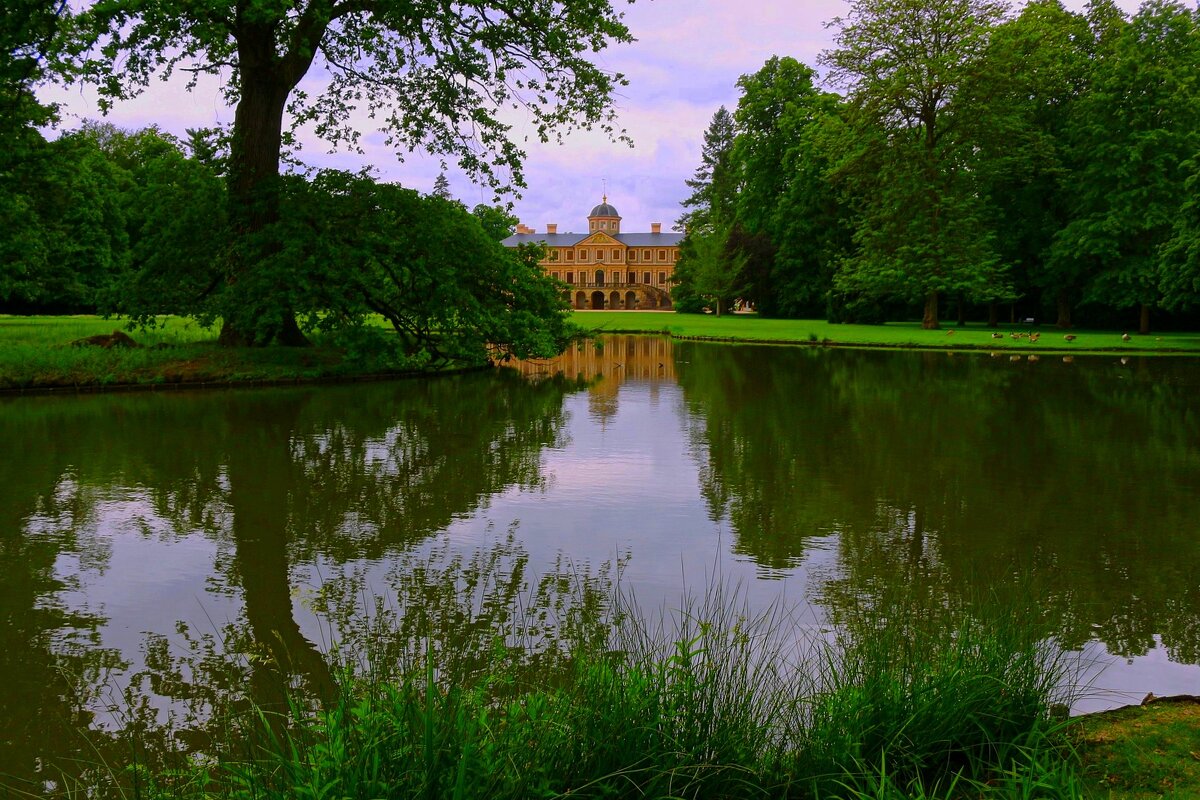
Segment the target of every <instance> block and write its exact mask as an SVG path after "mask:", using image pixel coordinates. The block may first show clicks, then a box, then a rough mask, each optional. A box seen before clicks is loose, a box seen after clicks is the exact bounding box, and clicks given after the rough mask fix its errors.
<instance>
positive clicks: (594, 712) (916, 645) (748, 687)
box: [70, 573, 1083, 800]
mask: <svg viewBox="0 0 1200 800" xmlns="http://www.w3.org/2000/svg"><path fill="white" fill-rule="evenodd" d="M443 577H452V576H446V575H440V574H432V573H430V574H426V575H425V576H424V578H422V580H427V579H430V578H443ZM439 585H440V584H439ZM449 585H450V586H455V585H468V586H470V585H472V584H471V581H470V579H466V580H465V583H464V584H455V583H450V584H449ZM495 585H498V586H505V585H507V579H505V578H501V579H500V580H498V581H495ZM475 600H478V598H475ZM910 603H911V598H905V599H903V601H902V602H896V601H887V602H883V603H880V602H874V603H871V604H870V608H869V610H867V611H864V612H863V613H862V615H861V618H859V619H855V620H850V621H848V625H847V627H846V632H845V633H844V634H842V635H841V636H840V637H838V638H837V640H836V641H832V640H827V639H824V638H813V639H812V640H811V641H807V642H801V643H797V642H796V641H795V637H796V631H795V629H794V628H793V627H792V626H791V621H790V618H789V616H788V615H786V614H783V613H780V612H779V611H778V610H776V611H773V612H768V613H766V614H762V615H757V616H756V615H754V614H753V613H752V612H750V611H749V610H748V609H747V608H746V607H745V606H744V605H743V604H742V603H741V601H740V600H739V598H738V597H737V596H732V595H730V594H729V593H727V592H725V591H724V590H722V589H720V588H717V589H710V590H709V591H708V593H707V594H706V596H705V597H704V598H702V599H700V600H698V601H695V602H687V601H685V602H683V603H682V604H681V609H682V610H680V611H678V612H675V613H668V614H666V615H665V616H664V617H662V618H660V619H659V620H652V619H646V618H644V617H642V616H641V615H639V614H638V613H637V612H635V611H634V610H633V609H632V607H627V606H626V605H625V604H624V603H623V601H621V600H620V598H619V597H618V598H617V600H616V601H612V602H608V603H602V604H600V605H599V606H598V605H596V604H595V603H593V602H591V601H589V602H587V603H584V604H582V605H583V606H589V605H590V606H591V607H592V609H593V610H596V609H600V608H602V609H603V610H602V615H603V621H602V622H601V623H600V624H595V620H594V619H592V621H588V620H587V619H584V618H583V617H581V616H579V615H578V614H577V613H576V612H577V611H579V608H578V606H577V607H576V608H575V609H573V610H567V611H566V613H565V614H564V615H563V616H562V617H547V618H543V617H541V616H540V614H539V613H538V612H537V611H535V610H534V608H535V607H536V605H537V604H536V603H534V604H532V605H531V606H528V607H527V606H525V605H524V602H523V601H522V602H519V603H515V604H514V606H513V607H511V608H507V609H497V608H495V607H492V608H491V609H490V611H488V612H487V613H489V614H498V615H499V617H500V618H501V620H502V623H501V624H500V625H498V626H497V625H494V624H493V623H492V622H490V621H484V620H483V619H482V618H481V616H480V614H481V611H480V609H487V608H488V601H487V600H486V598H485V602H483V603H482V604H480V603H478V602H475V601H473V600H472V598H469V597H464V598H460V601H459V602H450V603H447V604H444V605H443V604H442V603H441V602H440V601H439V603H437V607H436V608H434V609H431V610H430V609H420V608H418V609H411V610H409V609H402V610H401V611H400V612H398V613H397V615H396V616H395V617H394V618H393V619H394V625H395V626H397V627H392V628H389V629H388V630H381V629H379V628H376V629H373V630H372V631H371V632H370V635H369V637H367V639H366V640H365V641H368V642H369V644H368V645H367V647H368V650H365V651H362V652H368V653H369V655H368V657H367V663H366V664H363V663H362V662H357V663H353V664H352V665H349V664H347V663H346V662H343V663H342V664H341V665H340V666H339V667H337V668H336V669H335V670H334V674H335V675H336V676H338V677H336V679H335V685H336V688H335V690H334V691H333V692H332V695H331V696H330V697H328V698H326V699H325V700H324V702H321V703H316V702H313V701H312V699H311V698H310V699H297V698H293V701H292V702H291V704H290V705H286V706H284V707H282V708H280V709H278V710H268V709H265V708H264V707H263V706H261V705H259V706H251V707H249V708H247V704H246V702H245V700H244V699H243V700H242V701H234V702H232V703H230V704H229V706H228V707H227V709H226V711H224V712H221V713H218V714H217V718H216V721H215V722H214V724H213V725H211V726H210V730H219V731H221V732H222V733H221V734H220V735H217V736H215V737H211V738H209V737H206V741H209V742H211V743H212V744H211V745H210V747H209V752H208V755H207V756H204V757H197V756H196V755H194V754H193V755H186V756H181V757H179V758H177V759H175V760H173V761H171V760H168V761H166V762H163V763H161V764H153V763H151V762H149V761H144V762H142V763H141V764H139V765H137V766H136V767H134V768H126V769H115V768H114V769H110V770H109V771H108V772H107V780H108V781H109V782H108V783H107V785H103V784H102V783H94V784H90V785H76V786H74V787H70V788H72V789H73V790H74V791H76V792H77V793H79V794H81V795H83V794H86V795H87V796H103V795H106V794H114V795H115V794H120V795H121V796H123V797H154V798H159V797H164V798H165V797H176V798H214V797H222V798H225V797H227V798H251V797H253V798H276V797H277V798H293V797H314V798H316V797H330V798H363V800H367V799H368V798H379V797H388V798H484V797H486V798H521V800H525V798H551V797H588V798H631V800H632V798H647V797H652V798H668V797H670V798H730V799H736V798H814V799H815V798H847V799H848V800H849V799H854V800H865V799H866V798H894V799H895V800H899V799H900V798H1034V797H1037V798H1076V797H1081V796H1082V791H1083V790H1082V787H1081V784H1080V779H1079V773H1078V762H1077V761H1076V760H1075V758H1074V756H1073V752H1072V750H1071V749H1070V747H1069V743H1068V740H1067V737H1066V733H1065V731H1066V726H1065V723H1063V722H1061V721H1056V719H1055V715H1054V714H1053V713H1052V709H1053V708H1054V707H1055V703H1057V702H1060V701H1062V700H1063V699H1064V698H1063V697H1062V696H1061V694H1060V692H1061V688H1062V687H1063V686H1064V685H1065V684H1066V683H1067V677H1068V676H1067V675H1066V671H1065V670H1066V666H1067V665H1066V664H1065V663H1064V662H1062V661H1059V660H1056V659H1055V658H1054V657H1053V656H1051V655H1050V653H1049V652H1048V651H1047V650H1046V648H1045V647H1044V646H1043V644H1042V640H1041V639H1040V638H1039V637H1038V636H1037V635H1036V633H1035V630H1036V626H1035V625H1033V624H1029V622H1030V620H1029V619H1025V618H1024V617H1023V616H1022V615H1020V614H1016V615H1014V614H1000V613H998V614H995V615H989V616H988V617H987V618H986V619H981V618H977V617H972V616H969V615H966V614H961V613H956V612H952V611H949V610H947V609H945V608H944V607H937V605H936V604H923V605H921V606H920V607H919V608H918V607H917V606H915V605H910ZM560 610H561V609H560ZM448 612H449V614H450V616H446V614H447V613H448ZM422 615H424V616H422ZM547 619H558V620H559V622H558V623H557V624H559V625H560V628H559V630H558V633H557V634H556V635H555V636H554V637H553V640H552V641H551V642H550V643H549V644H547V643H546V641H545V640H544V639H543V640H541V641H540V642H539V641H533V640H531V639H530V638H529V635H528V631H529V630H530V629H531V626H532V627H534V628H539V627H540V626H543V625H545V624H546V620H547ZM456 620H457V622H456ZM443 626H445V627H443ZM422 629H423V630H424V631H425V633H424V635H422V634H420V633H417V631H419V630H422ZM452 629H453V630H456V631H458V633H456V634H454V637H455V641H453V642H450V641H448V640H446V639H444V638H443V636H442V634H445V633H449V632H450V631H451V630H452ZM464 630H465V631H468V632H469V633H468V634H467V635H468V639H469V640H468V641H464V640H463V639H462V638H459V637H460V635H461V632H462V631H464ZM439 631H441V632H440V633H439ZM600 633H603V635H598V634H600ZM798 645H804V646H798ZM477 650H480V651H481V652H478V653H477V652H476V651H477ZM484 651H486V652H484ZM464 653H466V654H468V657H467V658H465V659H464ZM475 655H485V657H484V658H482V659H479V658H475V657H474V656H475Z"/></svg>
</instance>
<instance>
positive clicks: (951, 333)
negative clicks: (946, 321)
mask: <svg viewBox="0 0 1200 800" xmlns="http://www.w3.org/2000/svg"><path fill="white" fill-rule="evenodd" d="M946 335H947V336H953V335H954V331H953V330H948V331H946Z"/></svg>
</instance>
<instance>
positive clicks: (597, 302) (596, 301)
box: [592, 291, 604, 308]
mask: <svg viewBox="0 0 1200 800" xmlns="http://www.w3.org/2000/svg"><path fill="white" fill-rule="evenodd" d="M592 308H604V292H598V291H597V292H592Z"/></svg>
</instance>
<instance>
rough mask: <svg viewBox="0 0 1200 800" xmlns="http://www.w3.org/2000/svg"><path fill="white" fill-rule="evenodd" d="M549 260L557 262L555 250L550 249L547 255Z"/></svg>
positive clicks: (556, 251)
mask: <svg viewBox="0 0 1200 800" xmlns="http://www.w3.org/2000/svg"><path fill="white" fill-rule="evenodd" d="M549 260H550V261H558V250H557V249H554V248H551V250H550V254H549Z"/></svg>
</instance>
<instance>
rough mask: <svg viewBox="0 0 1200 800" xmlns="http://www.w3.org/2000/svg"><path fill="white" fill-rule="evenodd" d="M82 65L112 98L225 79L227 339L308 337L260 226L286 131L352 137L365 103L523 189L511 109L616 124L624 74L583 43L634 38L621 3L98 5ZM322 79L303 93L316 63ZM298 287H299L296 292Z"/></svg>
mask: <svg viewBox="0 0 1200 800" xmlns="http://www.w3.org/2000/svg"><path fill="white" fill-rule="evenodd" d="M75 23H76V24H75V27H74V30H75V33H76V35H77V37H78V46H79V47H81V48H83V50H84V55H83V56H81V57H80V59H79V66H80V67H81V68H82V71H81V73H80V74H81V75H82V76H83V77H84V78H85V79H88V80H91V81H93V82H95V83H96V84H97V85H98V86H99V88H100V91H101V96H102V98H103V102H104V103H105V105H106V106H107V105H109V104H111V103H112V102H114V101H117V100H120V99H123V98H126V97H129V96H131V95H134V94H136V93H137V92H139V91H140V90H141V89H142V88H143V87H145V86H146V84H147V83H148V81H149V80H150V79H151V77H153V76H155V75H164V76H166V75H170V74H172V72H174V71H187V72H190V73H191V74H192V75H193V76H200V75H204V74H211V75H218V76H220V75H228V76H230V79H229V80H228V82H227V83H226V84H225V87H224V88H225V94H226V97H227V99H228V100H230V101H231V102H235V103H236V104H237V108H236V112H235V116H234V124H233V132H232V139H231V146H230V158H229V203H230V222H231V226H232V228H233V231H234V234H235V238H236V239H237V240H238V242H239V244H238V246H234V247H233V248H231V250H230V254H229V257H227V258H225V259H223V261H224V267H223V269H224V270H225V272H226V276H225V277H226V280H225V281H224V282H223V283H222V284H221V285H220V286H217V287H214V291H221V292H222V293H223V295H224V296H225V298H226V301H225V302H223V303H222V304H221V306H222V316H224V317H225V328H224V330H223V332H222V337H223V339H224V340H225V341H226V342H228V343H251V344H259V343H266V342H269V341H282V342H285V343H300V342H301V341H302V340H303V337H302V335H301V333H300V330H299V328H298V327H297V325H296V322H295V319H294V314H293V312H294V311H299V310H307V309H297V308H295V307H294V306H293V305H292V301H293V300H294V295H293V294H292V293H290V292H288V291H286V287H285V286H283V285H282V284H283V283H285V282H286V276H284V275H257V274H255V273H257V272H258V271H259V270H260V269H261V268H262V265H263V264H266V263H273V262H275V261H277V260H276V259H274V258H273V257H272V256H273V255H274V254H275V253H276V252H278V251H279V250H280V249H281V248H282V247H283V243H282V242H279V241H272V240H271V238H270V237H269V236H264V235H262V234H263V232H264V231H266V230H269V229H270V228H271V227H272V226H273V223H274V222H275V221H276V220H277V219H278V216H279V205H280V183H279V171H280V154H281V149H282V147H283V143H284V137H285V131H286V130H289V129H291V128H292V127H294V126H296V125H302V124H311V125H312V126H313V129H314V130H315V132H316V133H317V134H318V135H320V136H321V137H322V138H324V139H325V140H327V141H328V142H330V143H331V144H334V145H349V146H352V147H353V146H356V145H357V142H358V139H359V135H360V131H359V130H358V129H357V128H356V127H355V125H354V122H353V119H352V115H353V114H354V113H355V112H356V111H361V112H365V113H367V114H368V115H369V116H370V117H372V118H373V119H375V120H376V121H377V122H378V123H379V126H380V128H381V129H382V130H383V131H384V132H385V133H386V134H387V142H388V143H389V144H390V145H392V146H394V147H396V148H397V149H400V150H412V149H416V148H421V149H423V150H425V151H426V152H429V153H432V154H435V155H443V156H448V157H452V158H455V159H457V161H458V164H459V165H460V166H461V167H462V168H463V169H464V170H465V171H466V172H467V173H468V174H471V175H473V176H477V177H480V178H482V179H484V180H486V181H488V182H489V183H490V184H491V185H492V186H493V188H495V189H496V190H498V191H501V190H506V189H511V188H512V187H515V186H520V185H522V183H523V181H522V172H521V163H522V159H523V156H524V153H523V152H522V151H521V149H520V147H519V145H518V144H517V143H516V142H515V141H514V137H513V136H512V135H511V125H510V123H508V122H507V121H506V117H505V114H507V112H508V111H509V110H511V109H512V108H519V109H523V110H524V111H525V112H526V113H528V114H529V115H531V116H532V121H533V129H534V131H535V132H536V135H538V136H539V137H541V138H542V139H543V140H546V139H548V138H550V137H552V136H558V135H561V133H562V131H564V130H566V129H570V128H573V127H592V126H597V125H598V126H600V127H601V128H602V129H604V130H605V131H606V132H608V133H609V134H610V135H619V134H617V132H616V129H615V128H614V123H613V114H612V111H611V100H612V95H613V91H614V89H615V88H616V87H618V86H619V85H622V84H623V82H624V80H623V78H622V76H620V75H614V74H610V73H608V72H606V71H604V70H603V69H601V68H599V67H598V66H596V65H595V64H593V63H591V62H590V61H589V60H588V59H587V58H586V57H585V55H584V54H585V53H588V52H595V51H599V50H601V49H603V48H604V47H606V46H607V45H608V44H609V43H611V42H614V41H618V42H623V41H629V40H630V36H629V32H628V30H627V29H626V27H625V26H624V24H623V23H622V21H621V15H620V14H619V13H617V12H616V11H614V9H613V8H612V6H611V0H573V1H572V2H556V0H484V2H475V3H463V2H454V1H453V0H298V2H294V3H274V2H270V0H97V2H94V3H91V4H90V5H88V6H87V7H86V8H85V9H84V10H83V11H82V12H81V13H79V14H78V15H77V16H76V18H75ZM314 69H315V70H320V71H322V72H323V73H324V85H323V86H320V87H319V88H318V87H316V86H314V87H313V88H312V89H311V90H310V89H308V88H305V89H301V88H300V84H301V81H302V80H303V79H304V78H305V77H306V76H307V75H309V74H310V72H312V71H314ZM289 295H291V296H289Z"/></svg>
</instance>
